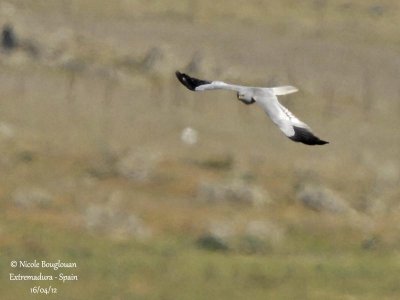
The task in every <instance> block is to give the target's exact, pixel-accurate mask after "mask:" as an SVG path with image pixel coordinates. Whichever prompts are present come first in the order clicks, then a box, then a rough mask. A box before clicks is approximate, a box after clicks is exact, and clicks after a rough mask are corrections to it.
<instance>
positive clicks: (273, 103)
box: [255, 93, 329, 145]
mask: <svg viewBox="0 0 400 300" xmlns="http://www.w3.org/2000/svg"><path fill="white" fill-rule="evenodd" d="M255 100H256V103H258V104H259V105H260V106H261V107H262V108H263V109H264V111H265V112H266V113H267V115H268V116H269V117H270V118H271V120H272V122H274V123H275V124H276V125H277V126H278V127H279V129H280V130H281V131H282V132H283V133H284V134H285V135H286V136H287V137H288V138H290V139H291V140H292V141H295V142H300V143H303V144H306V145H325V144H328V143H329V142H327V141H324V140H321V139H320V138H318V137H317V136H315V135H314V133H313V132H312V130H311V128H310V127H309V126H308V125H307V124H306V123H304V122H302V121H300V120H299V119H298V118H297V117H296V116H295V115H293V114H292V113H291V112H290V111H289V110H288V109H287V108H286V107H284V106H283V105H282V104H281V103H279V101H278V98H277V97H276V96H275V95H273V94H272V93H263V94H262V95H257V96H256V97H255Z"/></svg>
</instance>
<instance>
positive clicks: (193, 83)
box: [175, 71, 211, 91]
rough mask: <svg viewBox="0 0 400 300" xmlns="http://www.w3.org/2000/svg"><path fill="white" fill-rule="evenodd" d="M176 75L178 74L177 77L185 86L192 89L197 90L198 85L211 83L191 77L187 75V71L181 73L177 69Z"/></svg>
mask: <svg viewBox="0 0 400 300" xmlns="http://www.w3.org/2000/svg"><path fill="white" fill-rule="evenodd" d="M175 75H176V78H178V80H179V81H180V83H182V84H183V85H184V86H186V87H187V88H188V89H189V90H191V91H194V90H196V87H198V86H200V85H203V84H210V83H211V82H210V81H206V80H201V79H197V78H193V77H190V76H189V75H186V74H185V73H181V72H179V71H176V72H175Z"/></svg>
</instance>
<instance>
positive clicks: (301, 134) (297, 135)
mask: <svg viewBox="0 0 400 300" xmlns="http://www.w3.org/2000/svg"><path fill="white" fill-rule="evenodd" d="M293 129H294V135H293V136H290V137H289V138H290V139H291V140H292V141H295V142H300V143H303V144H306V145H325V144H328V143H329V142H326V141H323V140H321V139H319V138H318V137H316V136H315V135H314V134H313V133H312V132H311V131H309V130H308V129H306V128H302V127H297V126H293Z"/></svg>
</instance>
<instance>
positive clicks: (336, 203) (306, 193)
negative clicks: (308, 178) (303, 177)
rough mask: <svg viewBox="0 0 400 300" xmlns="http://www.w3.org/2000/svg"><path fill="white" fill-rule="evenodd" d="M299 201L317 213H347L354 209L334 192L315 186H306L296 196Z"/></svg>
mask: <svg viewBox="0 0 400 300" xmlns="http://www.w3.org/2000/svg"><path fill="white" fill-rule="evenodd" d="M296 198H297V201H299V202H301V203H302V204H303V205H304V206H305V207H308V208H310V209H312V210H316V211H324V212H331V213H347V212H349V211H351V210H352V209H351V208H350V206H349V205H348V204H347V202H346V201H345V200H344V199H343V198H342V197H340V196H339V195H338V194H337V193H336V192H334V191H333V190H331V189H329V188H327V187H323V186H317V185H313V184H305V185H303V186H301V187H300V189H299V191H298V192H297V194H296Z"/></svg>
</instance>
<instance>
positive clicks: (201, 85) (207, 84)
mask: <svg viewBox="0 0 400 300" xmlns="http://www.w3.org/2000/svg"><path fill="white" fill-rule="evenodd" d="M175 75H176V78H178V80H179V81H180V82H181V83H182V84H183V85H184V86H186V87H187V88H188V89H189V90H191V91H196V92H197V91H206V90H230V91H236V92H238V91H240V90H241V89H243V88H244V87H243V86H240V85H235V84H229V83H225V82H222V81H208V80H202V79H197V78H194V77H190V76H189V75H186V74H185V73H181V72H179V71H176V72H175Z"/></svg>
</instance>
